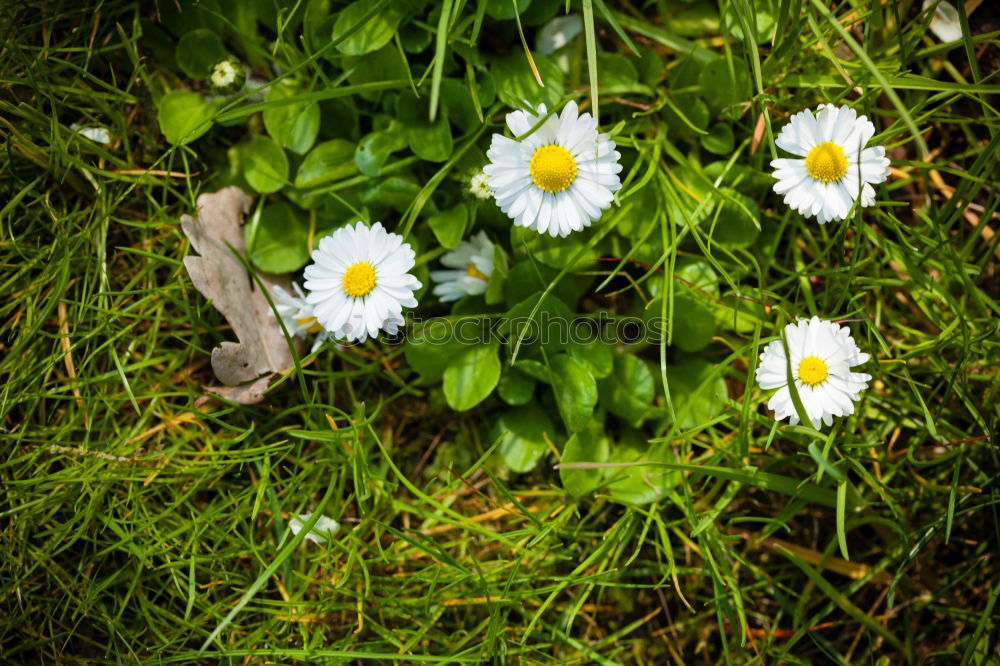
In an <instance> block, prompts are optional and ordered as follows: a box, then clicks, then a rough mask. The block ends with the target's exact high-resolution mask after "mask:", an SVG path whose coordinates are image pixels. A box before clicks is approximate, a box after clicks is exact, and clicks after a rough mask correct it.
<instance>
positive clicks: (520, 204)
mask: <svg viewBox="0 0 1000 666" xmlns="http://www.w3.org/2000/svg"><path fill="white" fill-rule="evenodd" d="M545 114H546V109H545V105H544V104H542V105H540V106H539V107H538V113H537V115H536V114H532V113H529V112H527V111H514V112H512V113H508V114H507V127H509V128H510V131H511V133H512V134H513V135H514V136H521V135H524V134H526V133H527V132H528V130H530V129H531V128H532V127H533V126H534V125H535V124H536V123H538V122H539V120H541V119H542V118H543V117H544V116H545ZM486 156H487V157H488V158H489V160H490V163H489V164H487V165H486V167H485V168H484V169H483V171H485V172H486V175H487V176H489V184H490V188H491V189H492V190H493V196H494V197H495V198H496V201H497V205H498V206H500V210H502V211H503V212H504V213H506V214H507V215H508V216H509V217H510V218H511V219H512V220H514V224H515V225H517V226H519V227H530V228H533V229H535V230H536V231H538V232H539V233H542V234H544V233H548V234H549V235H550V236H557V235H558V236H563V237H565V236H567V235H568V234H569V233H570V232H571V231H579V230H581V229H583V228H584V227H587V226H590V223H591V222H592V221H593V220H596V219H598V218H600V217H601V211H603V210H605V209H606V208H608V207H609V206H611V202H612V201H613V200H614V193H615V192H617V191H618V190H619V189H620V188H621V181H620V180H619V179H618V173H619V172H620V171H621V170H622V166H621V164H619V163H618V160H619V158H620V157H621V155H619V154H618V152H617V151H616V150H615V142H614V141H612V140H611V139H610V138H609V137H608V135H607V134H598V132H597V121H596V120H594V118H593V117H592V116H591V115H590V114H589V113H584V114H582V115H579V114H578V110H577V107H576V102H569V103H568V104H566V106H565V107H563V110H562V114H560V115H559V116H554V115H553V116H549V117H548V118H547V119H546V120H545V122H544V123H543V124H542V126H541V127H539V128H538V129H537V130H536V131H535V132H533V133H532V134H531V135H530V136H527V137H525V138H524V140H523V141H515V140H514V139H508V138H507V137H505V136H503V135H501V134H494V135H493V142H492V144H491V145H490V149H489V151H487V153H486Z"/></svg>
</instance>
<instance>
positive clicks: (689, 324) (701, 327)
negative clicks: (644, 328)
mask: <svg viewBox="0 0 1000 666" xmlns="http://www.w3.org/2000/svg"><path fill="white" fill-rule="evenodd" d="M713 335H715V316H714V315H713V314H712V310H711V308H710V307H709V306H708V305H706V304H705V303H704V301H703V300H702V299H701V298H698V297H696V296H695V295H694V294H692V293H691V290H678V293H677V295H676V296H675V297H674V339H673V343H674V344H675V345H676V346H677V347H679V348H680V349H682V350H684V351H687V352H692V351H698V350H699V349H704V348H705V347H707V346H708V344H709V343H710V342H711V341H712V336H713Z"/></svg>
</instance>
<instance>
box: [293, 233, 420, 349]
mask: <svg viewBox="0 0 1000 666" xmlns="http://www.w3.org/2000/svg"><path fill="white" fill-rule="evenodd" d="M414 261H415V255H414V252H413V248H411V247H410V245H409V244H408V243H404V242H403V237H402V236H400V235H398V234H393V233H389V232H388V231H386V229H385V228H384V227H383V226H382V224H381V223H380V222H376V223H375V224H374V225H372V227H371V228H369V227H367V226H366V225H365V224H363V223H362V222H358V223H357V224H356V225H354V226H353V227H352V226H350V225H348V226H346V227H342V228H341V229H338V230H337V231H335V232H333V234H332V235H330V236H327V237H325V238H323V239H322V240H321V241H320V243H319V247H318V248H316V250H314V251H313V253H312V262H313V263H311V264H309V265H308V266H306V268H305V271H303V274H304V276H305V287H306V289H307V290H309V293H308V294H307V295H306V296H305V297H304V299H303V300H304V302H305V303H306V304H307V305H309V306H310V308H311V314H312V316H313V317H314V318H315V319H314V322H318V324H319V325H320V326H322V328H323V331H324V332H323V333H321V335H326V336H328V337H332V338H335V339H344V338H346V339H347V340H348V341H356V342H364V341H365V340H367V339H368V338H369V337H375V336H376V335H378V332H379V331H380V330H382V331H386V332H388V333H391V334H395V331H396V330H398V327H399V325H401V324H402V323H403V322H402V317H401V313H402V308H403V307H404V306H405V307H415V306H416V304H417V301H416V299H415V298H414V297H413V292H414V291H416V290H417V289H420V287H421V284H420V282H419V281H418V280H417V279H416V278H415V277H413V276H412V275H410V274H409V272H408V271H409V270H410V269H411V268H413V264H414Z"/></svg>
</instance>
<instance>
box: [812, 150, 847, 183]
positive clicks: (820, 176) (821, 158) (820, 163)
mask: <svg viewBox="0 0 1000 666" xmlns="http://www.w3.org/2000/svg"><path fill="white" fill-rule="evenodd" d="M806 171H808V172H809V175H810V176H812V177H813V179H814V180H818V181H820V182H821V183H832V182H834V181H837V180H840V179H841V178H843V177H844V174H846V173H847V156H846V155H844V149H843V148H841V147H840V146H838V145H837V144H835V143H831V142H829V141H827V142H826V143H821V144H819V145H818V146H816V147H815V148H813V149H812V150H810V151H809V154H808V155H806Z"/></svg>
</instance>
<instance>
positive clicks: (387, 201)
mask: <svg viewBox="0 0 1000 666" xmlns="http://www.w3.org/2000/svg"><path fill="white" fill-rule="evenodd" d="M419 193H420V187H419V186H418V185H417V184H416V183H411V182H410V181H408V180H404V179H402V178H398V177H396V176H392V177H389V178H386V179H384V180H382V181H380V182H377V183H375V184H373V185H372V186H371V187H369V188H368V189H366V190H364V191H363V192H362V193H361V201H363V202H364V203H366V204H372V205H377V206H390V207H392V208H394V209H395V210H396V212H398V213H403V212H404V211H406V209H407V208H409V206H410V204H411V203H412V202H413V199H414V198H415V197H416V196H417V195H418V194H419ZM427 208H428V209H430V210H429V211H428V212H432V211H434V208H433V207H432V206H430V205H428V206H427Z"/></svg>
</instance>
